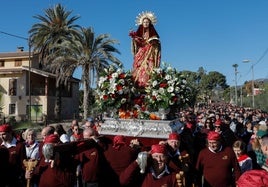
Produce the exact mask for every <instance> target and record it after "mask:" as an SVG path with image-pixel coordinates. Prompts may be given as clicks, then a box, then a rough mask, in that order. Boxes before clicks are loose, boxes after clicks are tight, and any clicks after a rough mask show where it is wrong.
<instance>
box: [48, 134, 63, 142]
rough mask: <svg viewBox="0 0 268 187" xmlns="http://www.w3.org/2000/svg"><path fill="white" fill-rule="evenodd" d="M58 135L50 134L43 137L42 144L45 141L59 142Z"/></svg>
mask: <svg viewBox="0 0 268 187" xmlns="http://www.w3.org/2000/svg"><path fill="white" fill-rule="evenodd" d="M59 142H60V137H59V135H57V134H50V135H48V136H46V137H45V140H44V144H45V143H59Z"/></svg>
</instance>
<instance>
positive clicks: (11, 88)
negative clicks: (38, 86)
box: [9, 79, 17, 96]
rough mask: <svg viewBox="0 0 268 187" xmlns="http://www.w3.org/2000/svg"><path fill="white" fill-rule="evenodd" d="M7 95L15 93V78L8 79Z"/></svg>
mask: <svg viewBox="0 0 268 187" xmlns="http://www.w3.org/2000/svg"><path fill="white" fill-rule="evenodd" d="M9 95H11V96H15V95H17V79H9Z"/></svg>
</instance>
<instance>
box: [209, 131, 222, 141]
mask: <svg viewBox="0 0 268 187" xmlns="http://www.w3.org/2000/svg"><path fill="white" fill-rule="evenodd" d="M207 139H208V140H220V139H221V135H220V134H219V133H217V132H215V131H210V132H209V133H208V137H207Z"/></svg>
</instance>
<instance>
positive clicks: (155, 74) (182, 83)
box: [96, 65, 189, 120]
mask: <svg viewBox="0 0 268 187" xmlns="http://www.w3.org/2000/svg"><path fill="white" fill-rule="evenodd" d="M150 76H151V78H150V80H149V82H148V85H147V86H146V87H145V88H144V90H140V88H139V89H136V87H135V83H134V81H133V79H132V75H131V72H130V71H126V72H125V71H123V70H122V69H121V68H117V69H116V68H115V67H113V66H110V67H109V68H107V69H105V70H104V72H103V73H102V74H101V76H100V78H99V82H98V87H97V91H96V92H97V94H96V96H97V97H96V102H97V104H98V106H99V107H100V109H101V110H102V111H109V110H110V111H111V110H112V111H113V113H116V115H114V116H117V117H119V118H124V119H129V118H139V119H157V120H158V119H160V116H158V114H157V113H158V111H160V109H161V110H165V111H167V109H170V108H172V107H173V108H178V107H179V106H182V105H183V104H184V103H185V102H186V101H187V95H189V89H188V87H187V82H186V79H185V78H184V77H183V75H182V74H181V73H179V72H178V71H177V70H176V69H174V68H171V67H170V66H167V65H164V68H155V69H153V71H152V73H151V75H150Z"/></svg>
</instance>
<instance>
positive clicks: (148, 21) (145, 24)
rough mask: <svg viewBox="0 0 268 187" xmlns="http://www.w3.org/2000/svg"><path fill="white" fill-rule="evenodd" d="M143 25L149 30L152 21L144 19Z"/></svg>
mask: <svg viewBox="0 0 268 187" xmlns="http://www.w3.org/2000/svg"><path fill="white" fill-rule="evenodd" d="M142 25H143V27H144V28H148V27H149V25H150V20H149V19H148V18H144V19H143V21H142Z"/></svg>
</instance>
